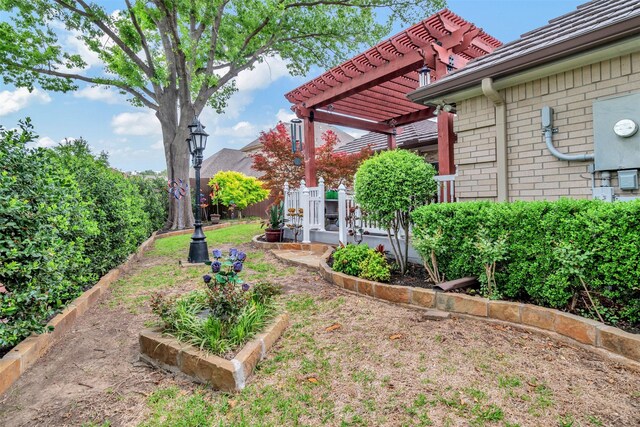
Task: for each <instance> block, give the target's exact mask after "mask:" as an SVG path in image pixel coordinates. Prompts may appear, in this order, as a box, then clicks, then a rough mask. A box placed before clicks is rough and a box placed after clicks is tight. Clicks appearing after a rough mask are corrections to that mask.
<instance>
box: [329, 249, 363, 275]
mask: <svg viewBox="0 0 640 427" xmlns="http://www.w3.org/2000/svg"><path fill="white" fill-rule="evenodd" d="M369 251H370V249H369V247H368V246H367V245H352V244H348V245H346V246H342V247H340V248H338V249H336V251H335V252H334V253H333V270H334V271H337V272H339V273H344V274H348V275H349V276H359V275H360V271H361V268H360V264H362V261H364V260H365V259H367V257H368V256H369Z"/></svg>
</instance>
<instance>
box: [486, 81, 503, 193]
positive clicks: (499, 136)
mask: <svg viewBox="0 0 640 427" xmlns="http://www.w3.org/2000/svg"><path fill="white" fill-rule="evenodd" d="M482 93H483V94H484V96H486V97H487V98H488V99H489V100H490V101H491V102H492V103H493V105H494V107H495V113H496V169H497V181H498V182H497V184H498V201H499V202H506V201H508V200H509V184H508V181H507V180H508V175H507V166H508V165H507V104H506V103H505V102H504V99H503V98H502V96H501V95H500V94H499V93H498V91H497V90H496V89H495V87H494V86H493V79H492V78H490V77H487V78H485V79H482Z"/></svg>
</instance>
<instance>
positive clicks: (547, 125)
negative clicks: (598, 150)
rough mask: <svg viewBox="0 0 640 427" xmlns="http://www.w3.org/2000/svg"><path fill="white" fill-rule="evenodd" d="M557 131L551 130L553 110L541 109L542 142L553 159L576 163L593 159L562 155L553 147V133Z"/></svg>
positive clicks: (581, 155) (578, 155)
mask: <svg viewBox="0 0 640 427" xmlns="http://www.w3.org/2000/svg"><path fill="white" fill-rule="evenodd" d="M556 131H557V129H554V128H553V108H551V107H549V106H546V105H545V106H544V107H542V133H543V134H544V142H545V143H546V144H547V148H548V149H549V152H550V153H551V154H553V156H554V157H556V158H558V159H560V160H566V161H567V162H571V161H578V162H588V161H591V160H593V159H594V158H595V155H594V154H564V153H561V152H560V151H558V149H557V148H556V147H554V145H553V133H554V132H556Z"/></svg>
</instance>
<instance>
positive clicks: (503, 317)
mask: <svg viewBox="0 0 640 427" xmlns="http://www.w3.org/2000/svg"><path fill="white" fill-rule="evenodd" d="M254 243H256V244H258V245H259V246H260V247H262V248H265V249H291V250H295V249H297V248H300V249H299V250H310V249H307V248H306V247H307V246H309V247H311V246H323V247H324V248H326V250H325V251H323V252H324V253H323V255H322V259H321V260H320V275H321V276H322V277H323V278H324V279H325V280H327V281H329V282H332V283H333V284H335V285H337V286H340V287H341V288H344V289H345V290H348V291H351V292H355V293H358V294H361V295H366V296H369V297H372V298H376V299H380V300H384V301H389V302H393V303H399V304H407V305H411V306H415V307H420V308H435V309H438V310H443V311H448V312H451V313H458V314H463V315H470V316H474V317H475V318H485V319H493V320H498V321H502V322H507V323H511V324H514V325H516V326H518V325H519V326H523V327H533V328H536V329H538V330H542V331H545V332H552V333H557V334H559V335H561V336H564V337H567V338H570V339H571V340H574V341H576V342H578V343H580V344H584V345H587V346H590V347H595V348H599V349H604V350H607V351H609V352H611V353H614V354H616V355H619V356H623V357H625V358H627V359H630V360H632V361H634V362H640V335H638V334H632V333H629V332H625V331H623V330H621V329H619V328H615V327H613V326H608V325H605V324H603V323H601V322H597V321H595V320H592V319H587V318H584V317H580V316H576V315H573V314H569V313H565V312H563V311H559V310H555V309H551V308H545V307H540V306H537V305H532V304H523V303H518V302H511V301H494V300H489V299H487V298H480V297H474V296H470V295H465V294H457V293H446V292H440V291H433V290H431V289H421V288H412V287H408V286H395V285H388V284H385V283H379V282H372V281H370V280H365V279H361V278H358V277H354V276H348V275H346V274H342V273H338V272H335V271H333V270H332V269H331V267H329V265H328V264H327V262H326V260H327V259H329V256H330V255H331V253H332V251H333V248H332V247H331V246H328V245H314V244H311V245H303V244H301V243H266V242H258V241H256V240H254Z"/></svg>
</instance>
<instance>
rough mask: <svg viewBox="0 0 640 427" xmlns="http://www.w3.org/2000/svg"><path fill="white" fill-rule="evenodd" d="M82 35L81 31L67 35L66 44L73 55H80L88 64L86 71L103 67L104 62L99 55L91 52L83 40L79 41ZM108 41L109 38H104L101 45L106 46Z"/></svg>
mask: <svg viewBox="0 0 640 427" xmlns="http://www.w3.org/2000/svg"><path fill="white" fill-rule="evenodd" d="M80 35H81V33H80V32H79V31H72V32H70V33H69V34H68V35H67V37H66V39H65V44H66V46H67V47H69V48H70V51H71V53H74V54H78V55H80V57H82V59H83V60H84V62H86V63H87V66H86V67H85V68H84V69H85V70H86V69H88V68H91V67H95V66H98V65H102V64H103V62H102V60H101V59H100V57H99V56H98V54H97V53H96V52H94V51H92V50H90V49H89V48H88V47H87V45H86V44H85V43H84V42H83V41H82V40H80V39H78V37H79V36H80ZM106 41H107V38H106V37H103V40H101V42H102V43H101V44H102V45H103V46H104V44H105V42H106Z"/></svg>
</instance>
